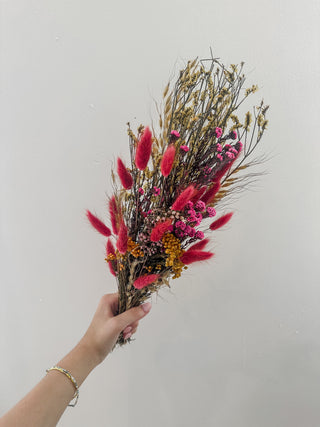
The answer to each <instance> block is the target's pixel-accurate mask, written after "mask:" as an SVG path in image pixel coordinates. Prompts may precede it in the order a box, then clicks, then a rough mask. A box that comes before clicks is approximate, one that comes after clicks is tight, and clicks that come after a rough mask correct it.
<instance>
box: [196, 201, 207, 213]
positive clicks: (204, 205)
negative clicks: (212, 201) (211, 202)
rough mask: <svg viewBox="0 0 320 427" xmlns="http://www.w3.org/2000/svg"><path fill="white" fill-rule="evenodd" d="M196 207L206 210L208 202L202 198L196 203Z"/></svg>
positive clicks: (199, 209)
mask: <svg viewBox="0 0 320 427" xmlns="http://www.w3.org/2000/svg"><path fill="white" fill-rule="evenodd" d="M195 208H196V209H197V210H198V211H204V210H205V208H206V204H205V203H204V202H202V201H201V200H199V201H198V202H197V203H196V205H195Z"/></svg>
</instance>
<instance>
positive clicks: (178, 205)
mask: <svg viewBox="0 0 320 427" xmlns="http://www.w3.org/2000/svg"><path fill="white" fill-rule="evenodd" d="M193 193H194V186H193V185H189V187H187V188H186V189H185V190H184V191H183V192H182V193H181V194H180V196H178V198H177V199H176V201H175V202H174V204H173V205H172V209H173V210H174V211H181V210H182V209H183V208H184V207H185V205H186V204H187V203H188V202H189V200H190V199H191V197H192V195H193Z"/></svg>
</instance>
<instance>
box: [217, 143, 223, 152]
mask: <svg viewBox="0 0 320 427" xmlns="http://www.w3.org/2000/svg"><path fill="white" fill-rule="evenodd" d="M217 151H218V152H219V153H221V151H222V145H221V144H219V143H218V144H217Z"/></svg>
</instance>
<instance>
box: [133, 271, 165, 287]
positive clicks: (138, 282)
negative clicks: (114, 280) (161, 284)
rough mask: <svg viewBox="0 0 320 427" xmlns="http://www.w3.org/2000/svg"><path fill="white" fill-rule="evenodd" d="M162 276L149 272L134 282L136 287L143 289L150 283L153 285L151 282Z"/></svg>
mask: <svg viewBox="0 0 320 427" xmlns="http://www.w3.org/2000/svg"><path fill="white" fill-rule="evenodd" d="M159 277H160V274H149V275H146V276H141V277H138V278H137V279H136V280H135V281H134V282H133V286H134V287H135V288H136V289H142V288H145V287H146V286H148V285H151V283H153V282H155V281H156V280H158V279H159Z"/></svg>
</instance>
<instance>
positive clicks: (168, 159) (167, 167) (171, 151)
mask: <svg viewBox="0 0 320 427" xmlns="http://www.w3.org/2000/svg"><path fill="white" fill-rule="evenodd" d="M175 155H176V149H175V147H174V145H169V147H168V148H167V149H166V151H165V153H164V155H163V157H162V160H161V164H160V169H161V173H162V175H163V176H164V177H167V176H168V175H169V174H170V172H171V169H172V165H173V162H174V158H175Z"/></svg>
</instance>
